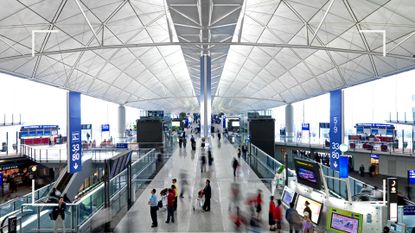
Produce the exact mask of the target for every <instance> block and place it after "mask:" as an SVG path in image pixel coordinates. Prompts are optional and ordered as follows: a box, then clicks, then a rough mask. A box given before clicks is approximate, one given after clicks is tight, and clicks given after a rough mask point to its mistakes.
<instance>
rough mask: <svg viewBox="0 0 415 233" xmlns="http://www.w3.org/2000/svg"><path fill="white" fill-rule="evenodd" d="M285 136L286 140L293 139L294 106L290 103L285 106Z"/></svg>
mask: <svg viewBox="0 0 415 233" xmlns="http://www.w3.org/2000/svg"><path fill="white" fill-rule="evenodd" d="M285 137H286V139H287V141H288V142H292V141H293V139H294V108H293V106H292V105H291V104H287V106H285Z"/></svg>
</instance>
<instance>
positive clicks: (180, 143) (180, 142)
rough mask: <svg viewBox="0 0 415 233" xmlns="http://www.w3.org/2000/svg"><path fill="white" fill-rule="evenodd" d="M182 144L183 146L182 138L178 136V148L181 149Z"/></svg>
mask: <svg viewBox="0 0 415 233" xmlns="http://www.w3.org/2000/svg"><path fill="white" fill-rule="evenodd" d="M182 144H183V138H182V136H179V147H180V148H182Z"/></svg>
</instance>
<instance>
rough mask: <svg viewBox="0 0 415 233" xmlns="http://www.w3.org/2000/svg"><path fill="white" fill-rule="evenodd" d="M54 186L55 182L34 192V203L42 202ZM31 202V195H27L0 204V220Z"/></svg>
mask: <svg viewBox="0 0 415 233" xmlns="http://www.w3.org/2000/svg"><path fill="white" fill-rule="evenodd" d="M54 184H55V182H53V183H50V184H48V185H45V186H43V187H42V188H39V189H37V190H35V200H36V201H42V200H44V199H45V198H46V197H47V196H48V194H49V193H50V191H51V190H52V188H53V185H54ZM31 202H32V193H29V194H26V195H24V196H21V197H18V198H14V199H12V200H10V201H7V202H5V203H2V204H0V219H1V216H5V215H7V214H8V213H11V212H13V211H15V210H19V209H20V208H21V207H22V205H23V204H27V203H31Z"/></svg>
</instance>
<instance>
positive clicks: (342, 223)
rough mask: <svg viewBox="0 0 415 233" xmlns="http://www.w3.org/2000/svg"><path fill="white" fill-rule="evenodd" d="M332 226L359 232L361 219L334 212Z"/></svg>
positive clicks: (349, 232)
mask: <svg viewBox="0 0 415 233" xmlns="http://www.w3.org/2000/svg"><path fill="white" fill-rule="evenodd" d="M331 228H334V229H337V230H340V231H344V232H348V233H358V230H359V220H358V219H355V218H349V217H346V216H343V215H340V214H335V213H333V215H332V217H331Z"/></svg>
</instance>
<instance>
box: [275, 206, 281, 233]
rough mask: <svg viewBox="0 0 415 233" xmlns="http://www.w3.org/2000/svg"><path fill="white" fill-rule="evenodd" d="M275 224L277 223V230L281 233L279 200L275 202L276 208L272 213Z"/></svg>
mask: <svg viewBox="0 0 415 233" xmlns="http://www.w3.org/2000/svg"><path fill="white" fill-rule="evenodd" d="M274 218H275V222H276V223H277V230H278V232H281V223H282V202H281V200H280V199H278V201H277V207H275V213H274Z"/></svg>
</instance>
